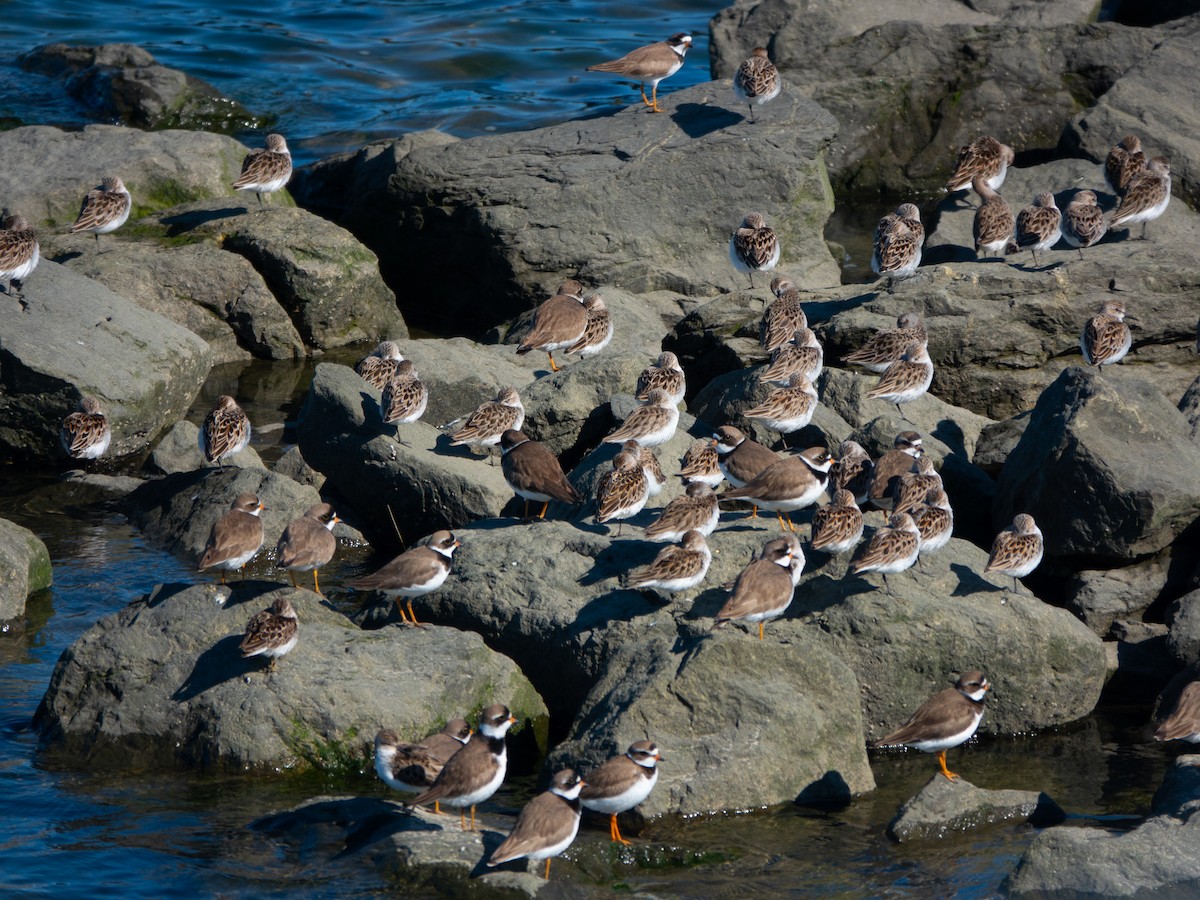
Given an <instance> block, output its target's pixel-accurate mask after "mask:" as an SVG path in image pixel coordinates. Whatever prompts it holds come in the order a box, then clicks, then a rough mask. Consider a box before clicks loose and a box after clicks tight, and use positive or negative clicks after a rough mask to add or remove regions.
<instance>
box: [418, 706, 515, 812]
mask: <svg viewBox="0 0 1200 900" xmlns="http://www.w3.org/2000/svg"><path fill="white" fill-rule="evenodd" d="M516 721H517V720H516V719H515V718H514V717H513V715H512V713H510V712H509V711H508V707H507V706H504V705H503V704H500V703H496V704H493V705H492V706H489V707H488V708H487V709H485V710H484V711H483V712H482V713H480V715H479V733H478V734H476V735H475V736H474V737H472V738H471V740H470V742H469V743H468V744H467V745H466V746H464V747H463V748H462V749H461V750H459V751H458V752H457V753H455V754H454V755H453V756H451V757H450V758H449V759H448V760H446V763H445V765H443V766H442V771H441V772H439V773H438V776H437V778H435V779H434V781H433V784H432V785H430V786H429V788H428V789H426V790H425V791H422V792H421V793H420V794H418V795H417V797H416V798H415V799H414V800H413V805H414V806H423V805H424V804H426V803H432V802H434V801H439V802H441V803H445V804H446V805H447V806H455V807H457V808H458V810H459V818H460V823H461V825H462V830H463V831H467V830H468V829H467V820H466V813H465V810H466V808H467V807H468V806H469V807H471V828H470V830H471V831H474V830H475V807H476V805H477V804H480V803H482V802H483V801H484V800H487V799H488V798H489V797H491V796H492V794H494V793H496V790H497V789H498V788H499V787H500V785H501V784H502V783H503V782H504V775H505V773H506V772H507V771H508V747H507V745H506V744H505V743H504V736H505V735H506V734H507V733H508V729H509V728H510V727H511V726H512V725H513V723H515V722H516Z"/></svg>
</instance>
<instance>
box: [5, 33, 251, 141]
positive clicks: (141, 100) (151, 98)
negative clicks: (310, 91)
mask: <svg viewBox="0 0 1200 900" xmlns="http://www.w3.org/2000/svg"><path fill="white" fill-rule="evenodd" d="M17 64H18V65H19V66H20V67H21V68H22V69H23V70H24V71H26V72H37V73H39V74H41V75H47V76H49V77H51V78H57V79H59V80H61V81H62V82H63V83H64V86H65V88H66V92H67V93H68V94H69V95H70V96H71V97H72V98H73V99H75V100H77V101H78V102H79V103H81V104H83V106H84V107H86V108H87V109H89V110H90V111H91V112H92V113H93V114H94V115H95V116H96V117H97V118H99V119H103V120H105V121H108V122H114V121H115V122H120V123H121V124H123V125H131V126H133V127H134V128H189V129H194V130H197V131H219V132H225V133H234V132H239V131H247V130H251V129H255V130H257V129H260V128H264V127H266V126H267V125H269V124H271V123H270V121H269V120H268V119H266V118H263V117H260V116H255V115H253V114H252V113H250V112H249V111H248V110H246V109H245V107H243V106H242V105H241V104H240V103H238V102H237V101H236V100H231V99H230V98H228V97H225V96H222V94H221V93H220V92H219V91H218V90H217V89H216V88H215V87H213V86H212V85H211V84H209V83H208V82H206V81H202V80H200V79H199V78H194V77H193V76H191V75H188V74H187V73H186V72H181V71H180V70H178V69H171V68H168V67H167V66H163V65H160V64H159V63H158V62H156V61H155V59H154V57H153V56H151V55H150V54H149V53H147V52H146V51H145V50H143V49H142V48H141V47H137V46H135V45H133V44H103V45H101V46H99V47H86V46H69V45H67V44H47V45H46V46H44V47H38V48H37V49H35V50H30V51H29V52H28V53H24V54H22V55H21V56H20V57H18V58H17Z"/></svg>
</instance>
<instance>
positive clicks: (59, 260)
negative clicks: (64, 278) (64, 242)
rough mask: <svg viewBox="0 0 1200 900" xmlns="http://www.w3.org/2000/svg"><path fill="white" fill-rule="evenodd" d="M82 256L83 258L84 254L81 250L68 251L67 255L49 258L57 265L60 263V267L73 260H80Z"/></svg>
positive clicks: (57, 254) (61, 254)
mask: <svg viewBox="0 0 1200 900" xmlns="http://www.w3.org/2000/svg"><path fill="white" fill-rule="evenodd" d="M81 256H83V253H82V252H81V251H79V250H68V251H66V252H65V253H56V254H55V255H54V256H50V257H47V258H48V259H49V260H50V262H55V263H58V264H59V265H64V264H65V263H69V262H70V261H71V260H73V259H79V258H80V257H81Z"/></svg>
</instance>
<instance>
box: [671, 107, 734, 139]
mask: <svg viewBox="0 0 1200 900" xmlns="http://www.w3.org/2000/svg"><path fill="white" fill-rule="evenodd" d="M745 118H746V117H745V116H743V115H741V114H739V113H735V112H730V111H729V110H727V109H722V108H721V107H719V106H707V105H705V104H701V103H681V104H679V106H677V107H676V108H675V112H673V113H671V120H672V121H673V122H674V123H675V124H676V125H678V126H679V127H680V129H682V130H683V132H684V133H685V134H686V135H687V136H688V137H690V138H701V137H705V136H706V135H710V134H712V133H713V132H714V131H721V130H722V129H725V128H731V127H733V126H734V125H738V124H740V123H741V122H743V121H744V120H745Z"/></svg>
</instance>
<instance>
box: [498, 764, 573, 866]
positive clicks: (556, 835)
mask: <svg viewBox="0 0 1200 900" xmlns="http://www.w3.org/2000/svg"><path fill="white" fill-rule="evenodd" d="M585 787H586V783H585V782H584V780H583V779H582V778H580V777H579V776H578V775H576V774H575V771H574V770H573V769H563V770H562V771H560V772H556V773H555V775H554V778H553V779H552V780H551V781H550V789H549V790H548V791H546V792H545V793H541V794H538V795H537V796H536V797H534V798H533V799H532V800H530V801H529V802H528V803H527V804H526V805H525V808H524V809H522V810H521V813H520V815H518V816H517V824H516V825H514V826H513V830H512V831H511V832H509V835H508V837H506V838H505V839H504V843H502V844H501V845H500V846H499V847H497V848H496V849H495V851H494V852H493V853H492V855H491V858H490V859H488V861H487V864H488V866H498V865H500V864H501V863H506V862H509V861H510V860H514V859H521V858H522V857H524V858H526V859H535V860H536V859H544V860H545V861H546V872H545V875H544V877H545V878H546V880H547V881H548V880H549V879H550V860H551V859H553V858H554V857H556V856H558V855H559V854H560V853H562V852H563V851H564V850H566V849H567V848H568V847H570V846H571V842H572V841H573V840H575V835H576V834H578V833H579V816H580V814H581V809H580V800H579V793H580V791H582V790H583V789H584V788H585Z"/></svg>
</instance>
